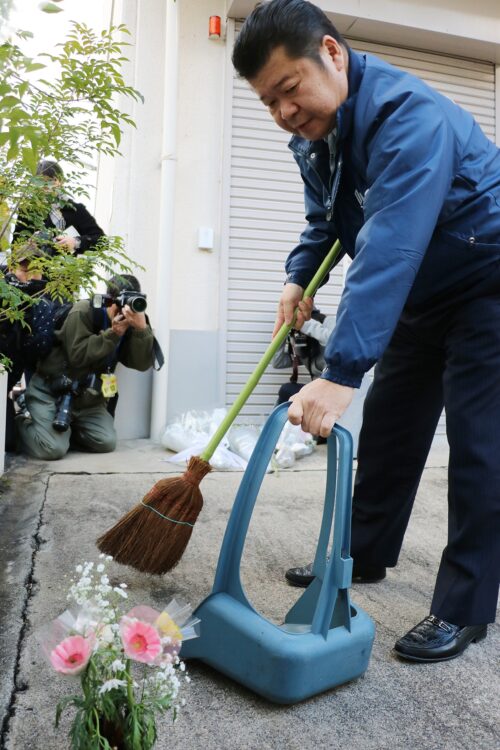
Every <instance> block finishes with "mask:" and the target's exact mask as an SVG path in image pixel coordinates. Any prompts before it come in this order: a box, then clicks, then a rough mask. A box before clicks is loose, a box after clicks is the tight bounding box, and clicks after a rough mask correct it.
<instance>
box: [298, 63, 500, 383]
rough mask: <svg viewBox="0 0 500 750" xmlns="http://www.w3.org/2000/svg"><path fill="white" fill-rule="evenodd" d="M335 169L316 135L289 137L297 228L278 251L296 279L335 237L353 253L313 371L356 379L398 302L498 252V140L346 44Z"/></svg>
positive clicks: (304, 280)
mask: <svg viewBox="0 0 500 750" xmlns="http://www.w3.org/2000/svg"><path fill="white" fill-rule="evenodd" d="M348 84H349V90H348V91H349V93H348V98H347V100H346V101H345V102H344V103H343V104H342V106H341V107H340V108H339V111H338V113H337V128H338V131H339V136H338V157H337V166H336V171H335V174H334V177H333V180H332V179H331V177H330V164H329V149H328V145H327V143H326V142H325V141H323V140H320V141H314V142H312V141H307V140H305V139H303V138H299V137H298V136H294V137H293V138H292V139H291V141H290V144H289V148H290V149H291V150H292V152H293V154H294V157H295V159H296V161H297V163H298V165H299V168H300V172H301V175H302V179H303V181H304V184H305V208H306V220H307V222H308V224H307V227H306V229H305V230H304V232H303V233H302V235H301V237H300V243H299V245H298V246H297V247H296V248H295V249H294V250H293V251H292V252H291V253H290V255H289V257H288V259H287V262H286V271H287V281H290V282H294V283H296V284H300V285H301V286H302V287H305V286H306V285H307V284H308V283H309V281H310V280H311V278H312V276H313V275H314V273H315V271H316V270H317V268H318V266H319V264H320V262H321V260H322V259H323V258H324V257H325V255H326V254H327V252H328V251H329V250H330V248H331V246H332V244H333V242H334V241H335V239H337V238H339V239H340V241H341V243H342V247H343V250H344V252H345V253H347V254H348V255H349V256H350V257H351V258H352V259H353V262H352V264H351V266H350V268H349V271H348V273H347V276H346V284H345V288H344V291H343V294H342V298H341V301H340V305H339V308H338V313H337V324H336V327H335V329H334V331H333V333H332V335H331V337H330V339H329V341H328V344H327V347H326V351H325V361H326V363H327V366H326V368H325V370H324V372H323V375H322V377H324V378H326V379H328V380H331V381H333V382H336V383H340V384H342V385H348V386H353V387H359V385H360V383H361V380H362V377H363V374H364V373H365V372H366V371H367V370H369V369H370V368H371V367H372V366H373V364H374V363H375V362H376V361H377V360H378V359H379V358H380V357H381V355H382V354H383V352H384V350H385V348H386V346H387V345H388V343H389V341H390V338H391V336H392V334H393V332H394V329H395V327H396V325H397V322H398V319H399V317H400V315H401V312H402V310H403V308H404V306H405V305H409V306H423V309H425V306H426V305H429V304H431V303H432V300H433V299H435V298H437V297H438V296H439V295H441V296H442V295H443V294H444V295H446V294H449V295H452V294H453V287H454V286H456V285H458V284H460V283H461V282H463V280H464V279H465V278H466V277H468V276H470V275H471V274H476V273H477V272H481V269H484V273H485V274H487V273H488V268H487V267H488V266H489V265H490V264H492V263H495V262H496V261H497V260H498V259H500V150H499V149H498V148H497V147H496V146H495V145H494V144H493V143H492V142H491V141H490V140H489V139H488V138H487V137H486V136H485V135H484V133H483V132H482V130H481V128H480V127H479V125H478V124H477V123H476V121H475V120H474V118H473V117H472V115H470V114H469V113H468V112H466V111H465V110H463V109H462V108H461V107H459V106H458V105H456V104H455V103H453V102H452V101H451V100H450V99H448V98H446V97H445V96H442V95H441V94H439V93H438V92H437V91H434V90H433V89H432V88H430V87H429V86H427V85H426V84H425V83H424V82H423V81H421V80H420V79H418V78H416V77H415V76H412V75H410V74H408V73H405V72H403V71H401V70H399V69H397V68H394V67H393V66H391V65H389V64H387V63H385V62H383V61H382V60H379V59H378V58H376V57H374V56H372V55H368V54H367V55H361V54H358V53H356V52H354V51H352V50H350V51H349V73H348Z"/></svg>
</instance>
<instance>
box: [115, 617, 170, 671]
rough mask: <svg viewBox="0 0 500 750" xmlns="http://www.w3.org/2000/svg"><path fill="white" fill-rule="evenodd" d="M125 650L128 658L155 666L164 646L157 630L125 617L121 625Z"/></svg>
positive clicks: (144, 623) (147, 624)
mask: <svg viewBox="0 0 500 750" xmlns="http://www.w3.org/2000/svg"><path fill="white" fill-rule="evenodd" d="M120 633H121V637H122V642H123V650H124V651H125V654H126V656H128V657H129V658H130V659H134V660H135V661H142V662H144V663H145V664H153V663H154V662H155V660H156V659H157V658H158V656H159V655H160V654H161V651H162V646H161V640H160V636H159V634H158V631H157V630H156V628H154V627H153V626H152V625H150V624H149V623H147V622H141V620H136V619H130V618H129V617H123V618H122V621H121V623H120Z"/></svg>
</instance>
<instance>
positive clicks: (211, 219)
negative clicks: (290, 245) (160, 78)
mask: <svg viewBox="0 0 500 750" xmlns="http://www.w3.org/2000/svg"><path fill="white" fill-rule="evenodd" d="M179 10H180V17H179V32H180V38H179V51H180V56H179V81H180V84H179V95H178V101H177V107H178V109H177V116H178V127H177V135H178V148H177V180H176V183H177V184H176V199H175V235H174V247H173V253H174V256H173V269H172V279H173V284H172V289H171V300H170V302H171V327H172V329H176V330H186V329H187V330H197V331H203V330H216V329H217V328H218V326H219V320H218V294H219V277H220V274H219V263H220V236H221V221H220V217H221V176H222V155H223V118H224V70H225V43H224V41H213V40H210V39H209V38H208V20H209V17H210V16H211V15H221V16H223V15H224V3H223V2H222V0H197V2H196V3H181V4H180V7H179ZM200 226H208V227H213V229H214V231H215V244H214V250H213V252H207V251H206V250H200V249H198V246H197V232H198V227H200Z"/></svg>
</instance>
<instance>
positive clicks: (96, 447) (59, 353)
mask: <svg viewBox="0 0 500 750" xmlns="http://www.w3.org/2000/svg"><path fill="white" fill-rule="evenodd" d="M123 292H140V286H139V282H138V281H137V279H136V278H135V277H134V276H130V275H126V274H125V275H122V276H116V277H113V278H112V279H111V280H110V281H109V282H108V288H107V293H106V296H105V297H104V300H105V303H106V304H105V305H103V306H102V307H101V308H97V309H96V308H95V307H94V306H93V304H92V301H91V300H81V301H79V302H76V303H75V304H74V305H73V306H72V308H71V310H70V311H69V313H68V315H67V318H66V319H65V321H64V323H63V325H62V327H61V328H60V330H58V331H56V333H55V338H56V343H55V345H54V348H53V349H52V351H51V352H50V354H48V356H47V357H45V358H44V359H42V360H40V361H39V363H38V366H37V370H36V373H35V375H33V377H32V378H31V380H30V383H29V386H28V389H27V391H26V404H27V407H28V410H29V412H30V414H31V420H19V422H18V430H19V436H20V447H21V450H22V451H23V452H24V453H27V454H28V455H29V456H32V457H33V458H40V459H44V460H56V459H59V458H62V457H63V456H64V455H65V454H66V453H67V451H68V449H69V447H70V442H71V445H74V446H75V447H78V448H80V449H83V450H87V451H91V452H93V453H108V452H110V451H113V450H114V449H115V447H116V431H115V428H114V421H113V416H112V415H111V413H110V412H109V410H108V408H107V407H108V399H109V398H110V397H112V396H113V395H114V393H115V392H116V378H115V376H114V375H113V371H114V369H115V366H116V364H117V362H121V363H122V364H124V365H125V367H130V368H132V369H134V370H141V371H144V370H148V369H149V368H150V367H151V366H152V365H153V363H154V335H153V331H152V330H151V327H150V325H149V323H148V321H147V319H146V315H145V314H144V312H134V311H133V310H132V309H131V307H130V306H129V305H127V304H125V305H123V306H122V304H120V300H119V299H118V298H119V297H120V296H121V295H122V294H123ZM126 296H127V295H126V294H125V298H126Z"/></svg>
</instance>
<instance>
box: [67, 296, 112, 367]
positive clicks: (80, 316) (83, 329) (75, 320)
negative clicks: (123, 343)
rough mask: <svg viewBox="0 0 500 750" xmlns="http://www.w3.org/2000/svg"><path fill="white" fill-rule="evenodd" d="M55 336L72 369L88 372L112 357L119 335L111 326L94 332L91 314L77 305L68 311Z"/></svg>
mask: <svg viewBox="0 0 500 750" xmlns="http://www.w3.org/2000/svg"><path fill="white" fill-rule="evenodd" d="M56 337H57V338H58V339H59V341H60V343H61V344H62V346H63V348H64V351H65V353H66V359H67V361H68V365H69V366H70V367H71V368H74V369H80V368H82V369H88V371H89V372H92V371H93V370H94V368H96V367H99V366H102V365H103V363H105V362H106V359H107V358H109V357H112V355H113V353H114V352H115V350H116V348H117V346H118V344H119V343H120V337H119V336H118V334H116V333H115V332H114V331H113V330H112V328H107V329H106V330H105V331H100V332H99V333H94V332H93V322H92V315H91V314H89V312H88V311H87V310H84V309H80V308H78V306H76V307H74V308H73V309H72V310H71V311H70V312H69V314H68V317H67V318H66V320H65V321H64V325H63V327H62V329H61V330H60V331H58V332H57V333H56Z"/></svg>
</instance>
